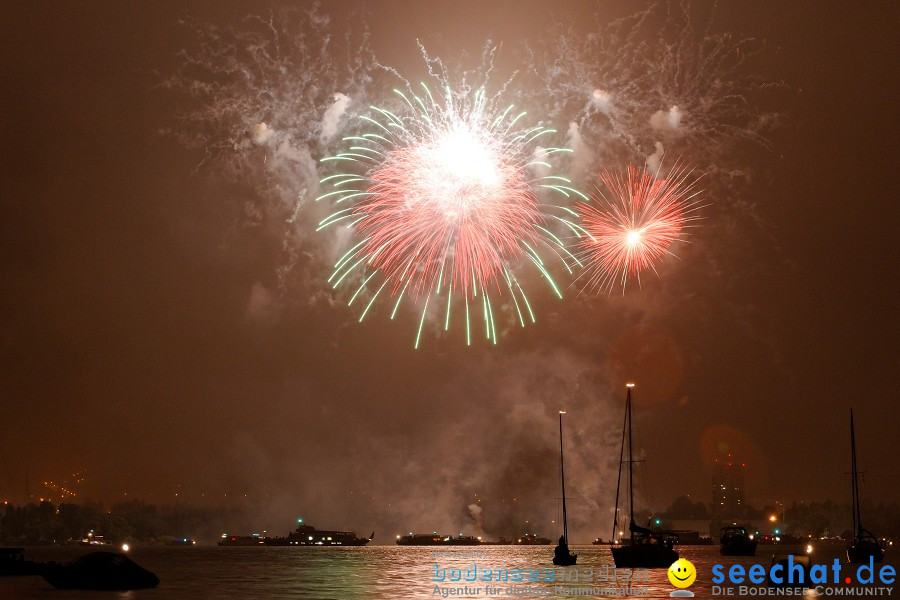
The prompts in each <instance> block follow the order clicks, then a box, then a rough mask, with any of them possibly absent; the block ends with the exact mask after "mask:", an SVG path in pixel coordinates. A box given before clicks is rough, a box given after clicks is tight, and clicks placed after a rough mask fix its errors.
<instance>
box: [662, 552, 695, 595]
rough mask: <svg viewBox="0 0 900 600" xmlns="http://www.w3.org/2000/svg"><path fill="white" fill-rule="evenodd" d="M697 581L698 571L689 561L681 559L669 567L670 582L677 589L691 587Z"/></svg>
mask: <svg viewBox="0 0 900 600" xmlns="http://www.w3.org/2000/svg"><path fill="white" fill-rule="evenodd" d="M695 579H697V569H695V568H694V565H693V564H692V563H691V561H689V560H685V559H683V558H679V559H678V560H676V561H675V562H673V563H672V566H670V567H669V581H670V582H671V583H672V585H674V586H675V587H677V588H686V587H689V586H690V585H691V584H692V583H694V580H695Z"/></svg>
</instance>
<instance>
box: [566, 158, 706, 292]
mask: <svg viewBox="0 0 900 600" xmlns="http://www.w3.org/2000/svg"><path fill="white" fill-rule="evenodd" d="M690 176H691V173H690V171H689V170H687V169H685V168H684V167H683V166H681V165H680V164H676V165H675V166H674V167H673V169H672V170H671V171H670V172H669V174H668V175H667V176H666V177H661V176H659V173H656V174H652V173H650V172H648V171H646V170H642V169H638V168H636V167H634V166H633V165H629V166H628V169H627V170H626V172H625V174H624V175H623V174H622V173H619V172H614V171H609V170H606V171H603V172H601V173H600V183H601V184H602V185H603V187H605V188H606V190H607V192H608V195H607V194H604V193H603V191H602V190H601V189H599V188H598V194H597V196H598V197H595V198H594V199H593V201H592V202H582V201H579V202H578V203H577V204H576V205H575V210H576V211H577V212H578V213H579V214H580V215H581V226H582V227H583V228H584V230H585V231H586V232H587V235H586V236H582V237H581V238H579V241H578V253H577V256H578V257H579V259H580V260H581V262H583V263H584V271H582V272H581V274H580V275H579V279H580V280H583V281H584V283H585V287H586V288H588V289H592V290H601V289H606V290H608V291H612V288H613V287H615V285H616V284H619V285H621V286H622V289H623V291H624V289H625V284H626V283H627V281H628V278H629V277H636V278H637V279H638V283H640V274H641V271H644V270H646V269H653V270H654V271H656V267H655V264H656V263H657V262H658V261H659V260H660V259H662V258H663V257H664V256H665V255H667V254H668V255H670V256H674V254H673V253H672V252H671V250H670V247H671V246H672V244H673V243H674V242H675V241H676V240H679V239H682V238H684V236H685V229H686V228H687V227H689V226H690V223H691V221H694V220H696V219H698V218H699V217H698V216H697V215H696V214H695V213H696V211H697V210H698V209H699V208H700V204H699V202H700V200H699V194H700V190H698V189H697V188H696V181H695V180H691V178H690Z"/></svg>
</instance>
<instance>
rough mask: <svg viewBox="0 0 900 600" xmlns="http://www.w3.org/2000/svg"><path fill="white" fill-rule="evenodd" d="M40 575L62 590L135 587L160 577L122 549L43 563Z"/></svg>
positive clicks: (149, 585)
mask: <svg viewBox="0 0 900 600" xmlns="http://www.w3.org/2000/svg"><path fill="white" fill-rule="evenodd" d="M41 575H42V576H43V577H44V579H46V580H47V582H48V583H50V585H52V586H53V587H55V588H57V589H61V590H138V589H143V588H152V587H156V586H157V585H158V584H159V578H158V577H157V576H156V575H154V574H153V573H151V572H150V571H148V570H147V569H145V568H143V567H141V566H139V565H138V564H137V563H135V562H134V561H133V560H131V559H130V558H128V557H127V556H125V555H124V554H122V553H121V552H91V553H90V554H85V555H84V556H81V557H79V558H76V559H75V560H73V561H72V562H69V563H65V564H59V563H56V562H50V563H47V564H46V565H43V567H42V569H41Z"/></svg>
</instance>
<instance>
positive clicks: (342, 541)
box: [264, 519, 375, 546]
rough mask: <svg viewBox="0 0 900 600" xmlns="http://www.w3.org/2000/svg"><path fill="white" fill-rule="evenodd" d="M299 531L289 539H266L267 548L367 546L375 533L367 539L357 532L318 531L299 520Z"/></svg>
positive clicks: (289, 536) (291, 534) (293, 532)
mask: <svg viewBox="0 0 900 600" xmlns="http://www.w3.org/2000/svg"><path fill="white" fill-rule="evenodd" d="M298 523H300V525H298V527H297V529H295V530H294V531H292V532H290V533H289V534H288V535H287V537H270V538H265V541H264V543H265V545H267V546H365V545H366V544H368V543H369V542H370V541H372V538H374V537H375V532H374V531H373V532H372V535H370V536H369V537H367V538H361V537H359V536H357V535H356V532H355V531H333V530H326V529H316V528H315V527H313V526H312V525H304V524H303V520H302V519H300V520H298Z"/></svg>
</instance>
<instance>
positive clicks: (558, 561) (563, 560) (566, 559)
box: [553, 554, 578, 567]
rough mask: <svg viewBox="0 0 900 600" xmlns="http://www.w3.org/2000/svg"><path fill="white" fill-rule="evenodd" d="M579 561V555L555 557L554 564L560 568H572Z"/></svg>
mask: <svg viewBox="0 0 900 600" xmlns="http://www.w3.org/2000/svg"><path fill="white" fill-rule="evenodd" d="M576 560H578V555H577V554H569V555H567V556H554V557H553V564H554V565H556V566H558V567H571V566H572V565H574V564H575V561H576Z"/></svg>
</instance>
